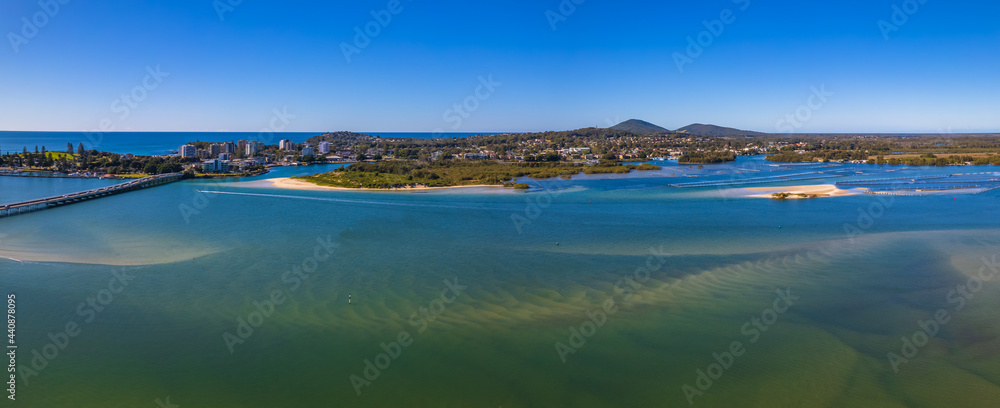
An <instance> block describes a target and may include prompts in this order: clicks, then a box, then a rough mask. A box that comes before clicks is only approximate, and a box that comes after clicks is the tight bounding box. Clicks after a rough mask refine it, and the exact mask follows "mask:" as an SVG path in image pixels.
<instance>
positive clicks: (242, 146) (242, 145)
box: [236, 140, 247, 154]
mask: <svg viewBox="0 0 1000 408" xmlns="http://www.w3.org/2000/svg"><path fill="white" fill-rule="evenodd" d="M236 149H237V150H236V151H238V152H241V153H243V154H246V152H247V141H246V140H238V141H236Z"/></svg>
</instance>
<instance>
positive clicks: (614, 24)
mask: <svg viewBox="0 0 1000 408" xmlns="http://www.w3.org/2000/svg"><path fill="white" fill-rule="evenodd" d="M52 1H56V0H52ZM62 1H65V0H62ZM227 1H233V2H236V0H219V1H218V2H216V3H213V0H198V1H191V0H160V1H155V0H146V1H136V0H105V1H81V0H69V2H68V3H66V4H61V5H60V10H59V11H58V12H56V13H54V15H52V16H51V17H48V16H45V17H48V18H47V20H48V21H44V20H45V19H43V18H41V16H35V14H37V13H39V12H42V13H44V11H42V10H43V8H42V7H41V6H40V5H39V3H38V2H37V0H30V1H29V0H6V1H3V2H2V3H0V33H2V34H4V39H3V42H2V43H0V112H2V113H0V115H2V121H0V129H2V130H89V129H95V128H97V127H98V126H99V124H100V122H101V120H102V119H105V118H106V119H107V121H106V123H107V124H110V125H113V126H114V128H115V129H117V130H149V131H159V130H162V131H216V130H229V131H258V130H260V129H261V128H264V127H267V126H268V124H269V123H271V122H273V123H275V124H278V125H281V124H282V121H281V120H278V121H272V118H273V117H274V116H275V114H274V113H273V111H274V109H279V110H281V109H287V112H288V113H289V114H291V115H294V116H295V117H294V118H292V119H290V120H288V125H287V127H285V128H284V129H285V130H288V131H326V130H358V131H417V132H430V131H433V130H434V129H443V130H447V131H459V132H472V131H532V130H559V129H575V128H580V127H585V126H606V125H607V123H608V122H613V121H616V120H625V119H629V118H640V119H645V120H648V121H650V122H653V123H656V124H659V125H661V126H664V127H667V128H671V129H673V128H678V127H681V126H685V125H688V124H690V123H695V122H700V123H713V124H718V125H724V126H732V127H738V128H744V129H752V130H759V131H768V132H774V131H778V130H786V131H787V130H792V129H794V130H796V131H800V132H939V131H940V132H949V131H950V132H978V131H1000V113H998V112H1000V109H998V108H1000V24H997V23H996V19H997V16H998V15H1000V5H998V4H997V3H995V2H982V1H968V0H959V1H954V0H949V1H943V0H926V2H925V3H924V4H919V3H918V2H917V0H909V3H910V5H911V6H912V5H914V4H919V7H918V8H916V10H913V8H912V7H911V8H910V11H915V12H914V13H913V14H912V15H909V14H907V15H906V21H905V22H904V23H903V24H900V25H898V26H896V27H895V28H897V30H893V31H890V32H888V36H884V35H883V31H885V30H886V29H885V28H880V27H879V23H878V22H879V21H880V20H884V21H885V22H887V23H892V17H893V12H894V9H893V6H894V5H898V6H900V7H903V6H904V5H906V4H907V3H908V2H907V1H902V0H897V1H888V0H865V1H861V0H844V1H824V2H802V1H769V2H765V1H761V0H740V1H733V0H709V1H683V2H682V1H659V2H650V1H628V0H617V1H604V0H586V1H584V2H583V3H582V4H579V5H577V6H576V9H575V10H572V12H569V13H565V14H566V15H563V14H562V13H560V12H559V11H558V9H559V6H560V3H561V2H560V1H558V0H532V1H519V0H518V1H511V0H479V1H468V0H463V1H433V2H432V1H422V0H402V3H401V6H402V11H400V12H399V13H398V14H394V15H392V20H391V21H390V22H389V23H388V25H386V26H385V27H384V28H380V32H379V33H378V35H377V36H375V37H374V38H372V39H371V42H370V44H369V45H368V46H367V47H365V48H363V49H361V48H359V49H360V51H361V52H360V53H357V54H353V55H352V56H351V62H350V63H348V62H347V59H346V58H345V56H344V53H343V52H342V49H341V45H342V43H348V44H352V45H353V43H354V37H355V34H356V33H355V27H361V28H364V26H365V25H366V24H367V23H369V22H371V21H373V17H372V15H371V14H370V13H371V11H372V10H376V11H377V10H383V9H386V8H387V6H388V4H389V2H388V1H386V0H375V1H368V0H352V1H336V0H334V1H315V2H313V1H298V0H286V1H280V2H279V1H261V0H245V1H243V2H242V4H239V5H237V6H235V7H233V10H223V11H224V14H223V17H224V19H220V17H219V13H218V12H217V10H216V7H215V5H217V4H227ZM570 1H571V0H566V1H565V3H569V2H570ZM577 1H579V0H577ZM747 3H748V7H746V9H745V10H741V8H742V7H743V6H746V5H747ZM56 4H59V3H56ZM727 9H728V10H731V11H732V16H734V17H735V21H732V22H731V23H729V24H723V27H724V31H722V32H721V34H719V35H714V34H707V32H706V34H705V35H703V36H702V38H703V39H705V40H707V39H711V45H709V46H708V47H704V49H703V50H702V53H701V54H700V55H697V57H696V58H691V62H690V63H686V64H684V67H683V72H681V71H680V70H679V69H678V67H677V64H676V62H675V59H676V55H675V53H680V55H686V56H687V57H690V55H688V54H687V52H686V50H685V49H686V48H687V47H688V40H687V38H688V37H697V36H698V35H699V33H701V32H702V31H705V30H706V27H705V26H704V25H703V22H704V21H706V20H714V19H718V18H719V17H720V13H722V12H723V11H724V10H727ZM548 10H551V11H553V13H559V16H560V17H562V18H564V20H562V19H559V20H556V24H555V28H556V29H555V30H553V26H552V24H550V19H551V18H553V17H552V15H553V14H549V15H548V16H547V14H546V12H547V11H548ZM564 11H569V10H565V8H564ZM904 13H905V12H904ZM33 17H36V20H37V21H43V22H45V24H44V25H42V26H40V27H38V31H37V33H32V32H31V31H32V30H31V29H30V28H29V30H28V34H34V35H33V37H32V38H30V39H28V38H27V37H24V36H23V34H24V33H23V29H24V27H23V26H24V22H23V20H22V18H28V19H29V20H31V19H32V18H33ZM896 21H897V22H900V21H902V19H901V18H900V16H897V19H896ZM373 24H378V23H373ZM9 33H14V34H15V35H17V36H22V37H24V38H25V39H26V40H27V42H26V43H25V42H21V41H16V43H17V44H16V47H17V49H18V50H17V52H15V46H14V45H12V44H11V38H12V37H11V35H10V34H9ZM156 66H159V67H160V70H161V71H163V72H166V73H169V76H167V77H164V78H162V82H161V83H158V84H157V83H156V81H155V80H153V79H150V80H147V81H146V82H147V84H151V85H157V86H156V88H155V89H152V90H151V91H148V92H146V90H145V89H139V90H137V93H136V95H139V96H143V95H142V94H143V93H146V95H145V99H144V100H143V101H142V102H141V103H137V104H135V106H134V107H129V108H128V115H127V116H125V115H124V114H123V110H122V109H123V107H125V106H128V105H126V104H124V103H123V102H121V101H119V102H117V103H116V102H115V101H116V99H118V98H120V97H121V95H123V94H129V93H133V90H135V89H134V88H135V87H136V86H140V87H141V84H142V83H143V81H144V79H145V77H146V75H147V67H152V68H155V67H156ZM490 75H492V77H493V80H494V81H495V82H499V83H500V85H499V86H498V87H496V89H495V90H494V92H493V93H492V94H488V93H487V92H485V88H483V89H480V96H488V99H485V100H478V99H477V98H476V97H475V94H476V90H477V86H478V85H479V84H480V80H479V78H480V77H484V78H485V77H489V76H490ZM823 86H825V89H826V91H827V92H831V93H832V95H830V96H828V97H826V98H825V102H822V103H820V99H819V98H813V100H812V102H813V107H812V108H807V107H804V106H807V104H808V103H809V102H810V99H809V97H810V95H811V94H812V93H813V92H812V91H811V90H810V89H811V88H812V87H816V88H820V87H823ZM469 98H471V99H469ZM463 102H468V103H469V104H470V105H469V106H475V105H477V104H478V107H477V109H475V110H474V111H473V112H464V113H465V114H466V115H467V116H468V117H463V116H460V115H459V114H457V113H454V112H449V109H451V108H452V106H453V105H455V104H461V103H463ZM796 113H798V114H799V115H800V116H799V118H800V119H801V118H807V119H808V120H804V121H801V122H799V121H798V120H796V121H795V123H796V125H795V126H794V127H790V126H791V124H790V122H787V121H786V122H780V121H781V120H782V119H783V118H785V117H786V115H789V114H792V115H794V114H796ZM457 118H461V120H460V121H459V120H457Z"/></svg>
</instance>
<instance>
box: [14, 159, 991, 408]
mask: <svg viewBox="0 0 1000 408" xmlns="http://www.w3.org/2000/svg"><path fill="white" fill-rule="evenodd" d="M667 166H668V167H666V168H665V169H664V170H663V171H660V172H654V173H634V174H631V175H628V176H602V177H595V176H580V177H574V179H573V180H568V181H567V180H545V181H539V182H534V183H535V184H536V188H534V189H532V190H529V191H528V192H520V191H517V192H515V191H510V190H503V189H483V190H472V191H468V190H447V191H426V192H394V193H381V192H338V191H293V190H277V189H272V188H267V187H264V186H262V185H260V183H257V184H253V183H251V184H247V183H245V181H246V180H242V181H240V182H238V183H229V182H216V181H197V182H195V181H186V182H180V183H174V184H170V185H166V186H161V187H157V188H153V189H148V190H143V191H139V192H134V193H128V194H123V195H119V196H114V197H109V198H104V199H100V200H95V201H91V202H86V203H81V204H75V205H72V206H67V207H63V208H59V209H54V210H48V211H42V212H38V213H34V214H28V215H22V216H17V217H11V218H7V219H3V220H0V251H4V250H6V251H8V252H17V251H20V252H21V253H24V252H34V254H35V256H37V257H39V258H44V257H61V259H63V260H74V259H75V260H77V261H75V262H14V261H8V260H0V281H2V282H3V283H4V287H5V288H12V289H9V290H12V291H13V292H15V293H16V294H17V297H18V300H19V303H18V312H19V313H20V320H19V325H18V335H19V336H18V339H19V344H20V346H19V347H20V349H19V353H21V354H20V356H19V360H18V363H19V365H21V366H22V367H28V368H30V367H32V361H31V357H32V356H31V352H32V350H37V351H39V352H42V351H43V348H44V347H45V346H46V344H48V343H50V342H52V340H50V339H49V334H53V335H54V336H55V337H57V338H58V337H59V336H58V335H55V333H58V332H59V331H61V330H63V329H64V327H65V325H66V324H67V323H68V322H74V323H77V324H78V325H79V327H80V334H79V335H78V336H76V337H72V338H70V339H69V344H68V345H67V346H66V347H65V349H62V350H60V351H59V352H58V355H57V356H55V358H53V359H51V360H49V359H46V360H45V361H46V362H47V365H45V367H44V368H43V369H41V370H40V371H38V372H37V375H31V376H29V377H28V378H27V383H26V384H25V383H21V384H19V386H18V400H19V404H20V405H22V406H33V407H59V406H81V407H119V406H120V407H126V406H128V407H135V406H150V407H153V406H156V403H155V400H156V399H161V400H163V399H165V398H166V397H167V396H169V398H170V402H171V403H173V404H177V405H179V406H181V407H186V406H212V407H255V406H261V407H265V406H267V407H270V406H318V405H326V406H329V405H332V406H345V405H350V406H454V407H489V406H494V407H495V406H503V407H533V406H567V407H569V406H572V407H579V406H594V407H604V406H652V405H657V406H688V405H689V402H688V399H687V397H686V396H685V392H684V390H683V387H684V386H685V385H690V386H692V387H696V388H695V389H698V390H699V391H700V392H701V393H702V394H701V395H697V396H695V397H693V402H694V403H695V404H696V405H698V406H761V407H778V406H796V407H797V406H838V407H839V406H843V407H857V406H879V407H883V406H899V407H904V406H940V407H947V406H995V405H996V404H997V403H998V402H1000V358H998V357H997V356H998V355H1000V354H998V353H997V352H998V351H1000V321H998V319H997V317H996V316H997V315H996V310H997V308H998V307H1000V285H998V284H997V282H1000V276H998V278H997V279H994V280H991V281H989V282H985V283H983V284H982V286H981V288H980V289H979V290H978V291H976V292H975V293H970V294H972V295H974V296H973V297H972V298H970V299H967V301H966V303H965V305H964V307H963V308H962V309H961V310H955V309H956V306H957V305H956V304H955V303H949V299H950V297H949V292H950V291H951V290H952V289H955V288H956V287H957V286H958V285H964V284H967V283H968V282H969V279H970V277H972V276H977V273H978V271H979V269H980V267H981V266H983V261H982V259H981V258H982V257H987V259H991V257H992V256H993V255H994V254H997V252H998V250H997V249H998V248H1000V246H998V244H1000V238H998V237H1000V235H998V234H997V229H998V217H997V216H996V215H997V210H998V202H1000V201H998V195H997V193H996V192H990V193H986V194H982V195H975V196H972V195H959V196H955V197H952V196H928V197H875V196H870V195H860V196H850V197H836V198H823V199H816V200H794V201H775V200H767V199H751V198H739V197H734V196H731V195H728V194H726V190H725V189H722V188H702V189H678V188H673V187H669V185H670V184H673V183H678V182H683V181H691V180H699V181H700V180H715V179H718V180H722V179H726V178H734V177H743V176H741V175H743V174H752V175H749V176H747V177H760V176H761V174H762V173H764V174H783V173H782V172H785V173H792V172H801V171H802V169H801V167H798V166H770V165H769V164H768V163H764V162H761V161H760V160H759V159H741V161H740V162H739V163H737V164H729V165H722V166H705V168H704V169H697V168H696V167H688V166H677V165H676V164H667ZM837 170H843V171H845V172H847V173H849V174H855V175H856V176H853V177H858V178H864V177H870V178H875V177H879V176H883V177H884V176H886V174H891V175H895V174H897V173H899V174H906V176H907V177H911V176H913V175H916V174H924V173H928V172H948V171H951V172H956V168H945V169H910V168H905V167H896V168H890V167H884V168H879V167H875V166H842V167H840V168H838V169H837ZM889 170H892V171H891V172H890V171H889ZM973 170H975V171H993V170H994V169H993V168H989V167H985V168H981V169H979V168H971V167H965V168H959V169H957V171H959V172H967V171H973ZM308 171H310V170H309V169H302V168H298V169H291V168H289V169H280V170H278V171H276V172H275V173H273V174H271V175H268V176H266V177H284V176H287V175H291V174H299V173H301V172H308ZM286 172H288V173H286ZM857 172H862V173H861V174H858V173H857ZM671 175H672V176H671ZM845 179H846V178H845ZM834 180H841V179H834ZM0 181H3V180H0ZM819 182H822V183H827V181H822V180H821V181H819ZM784 184H786V185H801V184H805V183H803V182H802V181H797V182H793V183H784ZM770 185H771V184H765V186H770ZM777 185H781V184H780V183H779V184H777ZM39 188H48V187H39ZM20 189H28V190H30V188H29V187H20V188H19V190H20ZM199 191H212V192H214V193H199ZM219 192H223V193H235V194H218V193H219ZM486 192H488V193H489V194H486ZM19 194H31V191H27V192H21V193H19ZM865 215H867V217H868V218H865ZM845 225H846V226H847V227H846V229H845ZM317 240H319V241H322V242H324V243H325V246H324V245H320V244H319V243H318V241H317ZM327 247H329V248H332V255H331V256H330V257H329V258H327V259H326V260H324V261H320V260H317V259H318V258H323V257H324V256H325V253H326V251H327V249H326V248H327ZM651 254H655V255H651ZM0 255H2V254H0ZM317 256H318V257H317ZM80 262H85V263H80ZM640 268H646V269H640ZM637 270H638V271H637ZM123 271H124V272H126V273H127V274H129V275H130V276H133V277H134V278H133V279H132V280H130V281H129V282H128V286H125V287H124V288H123V290H122V291H121V292H120V293H117V294H113V299H110V301H109V302H107V304H106V305H101V304H100V302H99V301H98V303H96V304H97V305H98V306H101V307H102V308H103V309H102V310H100V311H99V312H98V311H97V310H96V309H97V308H96V307H92V306H90V305H88V304H87V299H88V298H94V299H97V297H98V295H99V294H101V292H100V291H101V290H103V289H108V288H109V280H110V279H111V278H112V277H113V273H119V274H120V273H122V272H123ZM296 271H298V273H296ZM646 271H648V272H646ZM647 273H648V275H647ZM986 273H989V270H988V269H987V270H986ZM647 276H648V279H646V277H647ZM303 277H308V279H305V280H303V279H302V278H303ZM626 278H630V279H632V280H631V281H626V280H625V279H626ZM456 279H457V281H455V280H456ZM446 280H447V281H449V282H451V283H452V285H453V286H454V285H460V286H464V287H466V288H465V289H463V290H461V293H460V294H459V295H458V296H455V297H452V296H453V293H452V292H447V293H446V299H449V300H450V299H454V301H453V302H452V303H445V302H442V301H440V299H441V296H442V291H443V290H446V289H447V288H449V286H448V284H446V283H445V282H444V281H446ZM640 280H641V282H640ZM116 287H117V286H116ZM625 288H628V289H629V290H628V292H626V291H624V290H623V289H625ZM779 289H780V290H786V289H787V290H788V291H789V292H788V293H790V294H791V296H793V297H797V298H795V299H794V300H793V304H792V305H791V306H790V307H788V309H787V310H786V311H785V312H784V313H780V314H779V313H776V312H775V313H774V314H773V316H776V321H774V322H773V324H771V325H766V326H765V327H766V329H767V330H766V331H763V330H761V329H755V328H754V327H753V326H752V324H751V326H745V324H747V322H748V321H750V319H751V318H752V317H754V316H756V317H758V318H760V317H762V316H765V315H766V316H767V317H771V316H772V315H771V314H769V313H768V312H767V310H769V309H772V308H774V306H775V304H776V303H775V302H776V299H778V298H779V296H778V294H777V293H776V290H779ZM274 291H280V293H281V295H282V297H283V300H284V301H283V302H282V303H280V304H278V305H276V306H275V307H274V311H273V312H272V313H270V314H269V316H266V317H264V316H263V315H255V314H254V312H255V311H257V310H258V308H257V306H255V302H256V304H260V305H263V306H262V308H263V309H264V310H265V311H268V310H270V309H269V307H268V306H267V302H266V301H267V300H268V299H269V298H270V296H271V294H272V293H273V292H274ZM348 295H350V299H351V303H348ZM103 299H104V300H108V298H107V296H106V295H105V298H103ZM436 299H438V301H437V302H435V300H436ZM951 299H952V300H954V298H953V297H951ZM609 300H611V301H613V302H614V309H613V310H615V312H614V313H613V314H610V315H607V314H605V316H606V320H602V319H600V318H597V320H598V321H602V322H603V324H602V325H601V326H600V327H599V328H596V327H595V328H596V330H594V333H593V334H592V335H591V336H589V337H584V338H582V339H583V340H585V343H583V344H582V345H580V346H579V347H576V348H575V350H576V351H575V352H569V353H566V352H565V349H563V351H564V357H565V362H564V361H563V359H562V358H561V356H560V353H559V352H558V351H557V347H556V345H557V343H563V344H566V345H569V344H572V343H571V340H572V339H571V338H570V337H571V333H572V332H571V329H570V328H571V327H573V328H574V330H580V329H581V327H583V329H584V331H585V332H586V331H587V330H589V328H590V326H587V325H586V324H585V322H587V321H588V319H589V318H588V315H587V313H588V311H589V312H591V314H593V315H595V316H597V315H596V314H595V313H596V311H598V310H600V309H601V308H602V305H604V304H605V302H607V301H609ZM81 302H83V304H84V306H82V307H81V306H80V304H81ZM777 304H778V305H779V306H780V305H782V304H781V303H777ZM421 308H430V309H432V310H435V311H437V312H440V313H439V314H433V315H434V316H436V319H435V320H433V321H427V320H426V319H424V320H421V318H420V317H419V315H417V317H416V318H412V319H411V317H412V316H413V313H419V312H420V310H421ZM942 308H943V309H946V310H947V311H949V313H950V316H951V317H952V319H951V320H950V321H949V322H948V323H946V324H944V325H941V328H940V330H939V331H938V332H937V335H936V336H934V337H933V338H931V339H930V340H929V342H928V343H927V344H926V345H925V346H923V347H921V348H919V350H918V352H917V354H916V356H915V357H913V358H911V359H910V361H909V362H907V363H903V364H900V365H898V366H897V367H896V368H898V370H899V372H898V373H897V372H895V371H894V369H893V366H892V365H891V364H890V362H889V360H888V358H887V353H890V352H893V353H897V354H899V353H900V348H901V346H902V345H903V342H902V340H901V337H903V336H912V335H913V333H914V332H915V331H917V330H920V326H919V325H918V323H917V322H918V320H920V321H926V320H927V319H933V317H934V313H935V312H936V311H937V310H938V309H942ZM258 313H259V312H258ZM598 317H599V316H598ZM90 318H92V320H90V321H88V319H90ZM247 318H250V319H251V320H253V319H260V320H262V321H260V320H253V321H254V322H256V323H260V324H259V325H258V327H254V328H253V333H252V334H249V335H248V336H246V338H243V337H242V336H240V334H247V332H248V331H249V329H248V327H244V328H243V329H244V330H243V331H242V332H240V331H239V330H238V329H239V328H240V325H241V323H240V321H245V320H246V319H247ZM261 318H262V319H261ZM241 319H242V320H241ZM425 321H426V326H424V325H423V322H425ZM762 324H763V323H762ZM421 327H425V330H423V331H419V329H420V328H421ZM746 328H749V329H747V330H744V329H746ZM754 330H757V333H758V334H759V337H757V341H756V342H751V341H750V340H752V339H753V338H754V336H752V335H749V334H747V333H750V334H753V333H754ZM402 332H405V333H407V334H408V335H409V339H410V340H411V341H412V344H410V345H409V346H406V347H401V348H400V350H399V351H400V352H399V355H398V357H397V358H395V359H390V361H389V365H388V366H387V367H385V368H384V369H381V370H379V373H378V376H377V377H375V378H372V377H374V375H370V376H369V377H368V379H366V381H370V385H365V386H362V387H360V391H361V395H358V393H357V391H356V389H355V387H354V386H353V385H352V382H351V379H350V378H351V376H352V375H356V376H358V378H365V369H366V360H369V361H371V362H372V363H373V364H374V363H376V362H384V361H385V360H378V356H379V354H380V353H385V351H383V348H382V347H381V344H383V343H385V344H387V345H388V348H389V349H390V350H394V346H392V345H390V344H389V343H392V342H394V341H397V339H398V338H399V335H400V333H402ZM226 333H229V334H231V335H233V336H236V337H235V338H238V339H239V341H234V340H232V339H233V338H234V337H225V335H226ZM587 333H589V332H587ZM227 338H228V340H229V343H228V344H227V340H226V339H227ZM578 340H579V339H578ZM734 341H738V342H741V344H742V345H743V346H744V349H745V352H744V353H743V354H741V355H740V356H738V357H736V356H734V357H733V359H732V364H731V365H730V367H729V368H728V369H726V370H724V371H723V372H722V373H721V375H720V376H718V378H716V379H712V381H711V385H710V386H708V387H703V388H705V389H704V390H702V389H700V388H697V387H698V386H699V382H698V380H699V378H698V377H699V372H698V370H702V371H705V370H709V368H710V367H711V366H712V364H713V363H715V362H716V358H715V357H714V354H718V355H722V359H723V360H724V361H727V357H725V356H724V353H725V352H726V351H727V350H729V348H730V345H731V344H732V343H733V342H734ZM230 346H231V347H230ZM37 362H39V363H40V362H42V360H41V359H38V361H37ZM383 366H384V364H383ZM710 371H711V370H710ZM711 372H712V373H713V374H717V373H718V372H717V371H711ZM369 374H374V370H372V369H369ZM22 377H24V374H22ZM706 382H707V381H705V379H703V380H702V382H701V384H700V385H706Z"/></svg>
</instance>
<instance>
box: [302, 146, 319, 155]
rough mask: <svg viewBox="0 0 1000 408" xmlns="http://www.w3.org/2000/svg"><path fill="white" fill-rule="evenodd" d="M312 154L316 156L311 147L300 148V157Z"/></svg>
mask: <svg viewBox="0 0 1000 408" xmlns="http://www.w3.org/2000/svg"><path fill="white" fill-rule="evenodd" d="M313 154H316V153H315V152H314V151H313V147H312V146H309V145H306V147H303V148H302V155H303V156H312V155H313Z"/></svg>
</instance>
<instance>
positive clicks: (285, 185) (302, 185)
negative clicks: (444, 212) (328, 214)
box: [263, 177, 503, 192]
mask: <svg viewBox="0 0 1000 408" xmlns="http://www.w3.org/2000/svg"><path fill="white" fill-rule="evenodd" d="M263 181H266V182H268V183H270V184H271V187H274V188H280V189H285V190H326V191H396V192H400V191H429V190H451V189H456V188H476V187H478V188H482V187H495V188H503V186H496V185H489V184H475V185H469V186H448V187H396V188H349V187H332V186H321V185H319V184H314V183H310V182H308V181H304V180H296V179H293V178H291V177H281V178H273V179H266V180H263Z"/></svg>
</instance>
